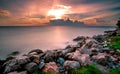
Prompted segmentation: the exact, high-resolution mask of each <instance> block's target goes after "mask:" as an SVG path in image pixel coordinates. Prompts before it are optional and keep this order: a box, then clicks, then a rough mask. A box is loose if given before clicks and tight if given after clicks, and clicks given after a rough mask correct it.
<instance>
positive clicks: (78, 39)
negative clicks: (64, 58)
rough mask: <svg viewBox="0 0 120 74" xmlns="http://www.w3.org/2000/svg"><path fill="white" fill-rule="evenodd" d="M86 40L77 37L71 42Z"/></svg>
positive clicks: (82, 37)
mask: <svg viewBox="0 0 120 74" xmlns="http://www.w3.org/2000/svg"><path fill="white" fill-rule="evenodd" d="M85 39H86V38H85V37H84V36H78V37H77V38H75V39H73V41H84V40H85Z"/></svg>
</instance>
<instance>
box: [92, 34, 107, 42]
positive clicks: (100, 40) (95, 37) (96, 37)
mask: <svg viewBox="0 0 120 74" xmlns="http://www.w3.org/2000/svg"><path fill="white" fill-rule="evenodd" d="M92 38H93V39H95V40H97V41H98V42H100V43H101V42H103V41H104V40H105V36H104V35H94V36H93V37H92Z"/></svg>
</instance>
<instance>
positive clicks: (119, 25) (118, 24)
mask: <svg viewBox="0 0 120 74" xmlns="http://www.w3.org/2000/svg"><path fill="white" fill-rule="evenodd" d="M116 25H117V26H118V27H119V28H120V18H119V20H118V22H117V24H116Z"/></svg>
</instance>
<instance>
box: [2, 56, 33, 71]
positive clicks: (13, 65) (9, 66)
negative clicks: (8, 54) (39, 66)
mask: <svg viewBox="0 0 120 74" xmlns="http://www.w3.org/2000/svg"><path fill="white" fill-rule="evenodd" d="M30 61H31V60H30V59H29V58H28V57H25V58H24V57H22V58H18V59H13V60H9V61H7V62H5V63H4V64H3V66H4V67H5V69H4V73H9V72H11V71H17V70H20V69H22V65H24V64H27V63H29V62H30Z"/></svg>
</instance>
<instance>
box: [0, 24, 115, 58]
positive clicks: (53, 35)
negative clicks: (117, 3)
mask: <svg viewBox="0 0 120 74" xmlns="http://www.w3.org/2000/svg"><path fill="white" fill-rule="evenodd" d="M114 29H115V27H78V26H77V27H74V26H39V27H38V26H37V27H33V26H32V27H20V26H19V27H15V26H14V27H10V26H9V27H0V59H4V58H6V57H8V55H9V54H10V53H12V52H14V51H19V52H20V55H23V54H25V53H27V52H29V51H31V50H33V49H41V50H43V51H46V50H54V49H62V48H65V47H66V46H67V45H70V44H73V43H74V42H73V41H72V40H73V39H74V38H76V37H77V36H90V37H92V36H93V35H99V34H104V31H106V30H114Z"/></svg>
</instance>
